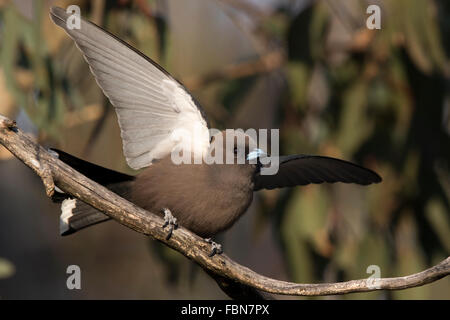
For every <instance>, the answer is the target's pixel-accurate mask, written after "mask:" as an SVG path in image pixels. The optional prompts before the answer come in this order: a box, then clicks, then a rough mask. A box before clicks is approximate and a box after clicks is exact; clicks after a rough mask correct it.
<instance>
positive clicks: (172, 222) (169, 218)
mask: <svg viewBox="0 0 450 320" xmlns="http://www.w3.org/2000/svg"><path fill="white" fill-rule="evenodd" d="M163 212H164V224H163V228H165V227H167V226H169V232H168V233H167V236H166V240H169V239H170V237H171V236H172V232H173V230H175V229H176V228H178V223H177V218H175V217H174V216H173V215H172V212H170V210H169V209H167V208H165V209H163Z"/></svg>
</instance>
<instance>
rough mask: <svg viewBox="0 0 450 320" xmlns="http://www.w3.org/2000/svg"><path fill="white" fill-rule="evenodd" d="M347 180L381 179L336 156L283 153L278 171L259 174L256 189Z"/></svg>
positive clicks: (369, 171) (353, 181) (376, 181)
mask: <svg viewBox="0 0 450 320" xmlns="http://www.w3.org/2000/svg"><path fill="white" fill-rule="evenodd" d="M323 182H329V183H334V182H344V183H357V184H361V185H368V184H371V183H378V182H381V177H380V176H379V175H378V174H377V173H375V172H373V171H372V170H370V169H367V168H364V167H361V166H359V165H357V164H354V163H351V162H348V161H344V160H339V159H335V158H329V157H322V156H309V155H292V156H281V157H280V166H279V170H278V173H277V174H274V175H257V176H256V177H255V187H254V190H260V189H275V188H283V187H294V186H299V185H300V186H303V185H307V184H310V183H323Z"/></svg>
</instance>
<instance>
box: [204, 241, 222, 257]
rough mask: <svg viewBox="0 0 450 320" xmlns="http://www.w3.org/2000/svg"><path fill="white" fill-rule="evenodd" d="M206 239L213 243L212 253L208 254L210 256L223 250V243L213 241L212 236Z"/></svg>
mask: <svg viewBox="0 0 450 320" xmlns="http://www.w3.org/2000/svg"><path fill="white" fill-rule="evenodd" d="M205 241H206V242H207V243H209V244H211V253H210V254H209V255H208V257H212V256H214V255H216V254H221V253H222V252H223V249H222V245H221V244H220V243H216V242H214V241H212V239H211V238H206V239H205Z"/></svg>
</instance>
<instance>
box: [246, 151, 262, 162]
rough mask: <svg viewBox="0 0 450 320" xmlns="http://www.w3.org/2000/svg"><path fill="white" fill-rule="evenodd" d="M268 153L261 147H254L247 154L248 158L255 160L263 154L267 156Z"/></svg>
mask: <svg viewBox="0 0 450 320" xmlns="http://www.w3.org/2000/svg"><path fill="white" fill-rule="evenodd" d="M266 155H267V153H265V152H264V151H262V150H261V149H254V150H253V151H251V152H250V153H249V154H248V155H247V160H248V161H250V160H255V159H258V158H259V157H261V156H266Z"/></svg>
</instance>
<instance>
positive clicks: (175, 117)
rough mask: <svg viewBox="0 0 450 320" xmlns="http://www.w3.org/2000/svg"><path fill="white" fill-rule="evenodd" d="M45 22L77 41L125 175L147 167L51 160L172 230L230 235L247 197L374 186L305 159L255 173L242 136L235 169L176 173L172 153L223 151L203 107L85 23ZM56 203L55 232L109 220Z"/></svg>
mask: <svg viewBox="0 0 450 320" xmlns="http://www.w3.org/2000/svg"><path fill="white" fill-rule="evenodd" d="M50 17H51V19H52V20H53V21H54V22H55V24H57V25H58V26H60V27H61V28H63V29H64V30H65V31H66V32H67V33H68V34H69V35H70V37H71V38H72V39H73V40H74V41H75V43H76V45H77V46H78V48H79V49H80V50H81V51H82V53H83V55H84V57H85V59H86V61H87V63H88V64H89V66H90V69H91V71H92V73H93V75H94V76H95V79H96V81H97V83H98V85H99V86H100V87H101V89H102V90H103V92H104V94H105V95H106V96H107V97H108V98H109V100H110V101H111V104H112V105H113V106H114V108H115V110H116V112H117V116H118V120H119V125H120V129H121V136H122V140H123V147H124V155H125V158H126V160H127V163H128V164H129V165H130V167H132V168H133V169H141V168H145V169H144V170H143V171H142V172H140V173H139V174H138V175H137V176H136V177H133V176H129V175H125V174H122V173H118V172H115V171H112V170H109V169H106V168H102V167H100V166H97V165H94V164H91V163H89V162H86V161H83V160H81V159H78V158H76V157H73V156H71V155H69V154H67V153H65V152H63V151H59V150H54V151H55V152H56V155H57V156H58V157H59V159H60V160H62V161H64V162H66V163H67V164H68V165H70V166H72V167H73V168H75V169H76V170H78V171H80V172H81V173H83V174H85V175H86V176H88V177H90V178H91V179H93V180H94V181H96V182H98V183H100V184H102V185H104V186H106V187H107V188H109V189H111V190H112V191H114V192H116V193H118V194H119V195H121V196H122V197H124V198H126V199H128V200H130V201H132V202H134V203H135V204H137V205H138V206H140V207H142V208H144V209H147V210H149V211H151V212H154V213H157V214H161V215H164V217H165V219H166V222H167V223H168V224H170V225H171V226H172V229H173V227H174V225H175V222H174V220H173V216H174V217H175V218H176V219H177V220H178V223H179V224H181V225H183V226H184V227H186V228H188V229H190V230H192V231H193V232H195V233H197V234H198V235H200V236H203V237H211V236H213V235H215V234H217V233H219V232H221V231H224V230H226V229H227V228H229V227H231V226H232V225H233V223H234V222H235V221H236V220H237V219H238V218H239V217H240V216H241V215H242V214H243V213H245V211H246V210H247V208H248V206H249V205H250V203H251V202H252V199H253V192H254V191H257V190H260V189H274V188H282V187H292V186H297V185H306V184H309V183H323V182H330V183H334V182H345V183H357V184H361V185H368V184H371V183H378V182H380V181H381V178H380V177H379V176H378V175H377V174H376V173H375V172H373V171H371V170H369V169H366V168H363V167H361V166H358V165H356V164H353V163H350V162H347V161H343V160H339V159H334V158H329V157H323V156H310V155H292V156H282V157H279V163H280V165H279V171H278V173H277V174H275V175H262V174H261V171H260V170H261V169H262V166H263V165H262V164H261V162H260V161H259V160H261V159H262V157H264V156H265V155H264V153H263V151H262V150H259V149H256V148H254V147H253V146H254V144H252V143H251V142H253V141H252V140H251V138H250V137H249V136H246V135H244V136H245V139H243V140H242V141H241V140H239V139H236V137H235V138H234V144H233V145H234V147H235V148H234V149H232V151H231V152H234V157H235V158H234V160H236V157H237V155H238V154H239V153H240V152H242V153H243V154H244V155H245V159H247V160H246V161H245V162H244V163H243V164H237V162H236V161H235V163H234V164H217V163H213V164H206V163H201V164H181V165H176V164H175V163H174V162H173V161H172V159H171V153H172V152H173V151H174V150H175V149H176V148H181V150H182V152H183V154H184V153H186V154H187V155H188V156H189V155H194V154H201V155H205V154H208V153H209V152H210V151H212V150H215V149H214V148H213V147H212V144H211V141H215V140H214V139H216V138H218V137H222V138H223V140H224V143H223V145H222V148H223V151H224V156H225V154H227V152H230V150H225V146H226V136H225V134H224V133H223V132H222V133H219V134H218V135H214V136H212V137H210V132H209V131H208V125H207V123H208V122H207V120H206V116H205V113H204V111H203V109H202V108H201V107H200V106H199V104H198V103H197V102H196V101H195V99H194V98H193V97H192V96H191V95H190V94H189V92H188V91H187V90H186V89H185V88H184V87H183V85H181V84H180V83H179V82H178V81H176V80H175V79H173V78H172V76H171V75H170V74H169V73H167V71H165V70H164V69H163V68H162V67H161V66H159V65H158V64H156V63H155V62H154V61H153V60H151V59H150V58H148V57H146V56H145V55H144V54H142V53H140V52H139V51H138V50H136V49H135V48H133V47H131V46H130V45H128V44H126V43H125V42H123V41H122V40H120V39H118V38H117V37H115V36H113V35H111V34H110V33H108V32H107V31H105V30H103V29H101V28H100V27H98V26H96V25H95V24H93V23H90V22H89V21H86V20H83V19H82V20H81V24H80V28H79V29H76V28H75V29H73V28H69V27H68V26H67V21H68V17H69V13H66V11H64V10H63V9H61V8H55V7H54V8H52V9H51V12H50ZM242 134H243V133H239V134H238V135H242ZM216 151H217V150H215V151H214V152H216ZM214 152H212V153H214ZM249 160H258V162H255V163H250V162H249ZM263 169H264V168H263ZM62 199H65V200H64V202H63V205H62V214H61V219H60V221H61V225H60V226H61V228H60V229H61V230H60V231H61V234H69V233H73V232H75V231H77V230H80V229H82V228H85V227H87V226H90V225H93V224H96V223H99V222H103V221H106V220H108V217H107V216H105V215H104V214H102V213H101V212H98V211H97V210H95V209H94V208H92V207H90V206H89V205H87V204H84V203H82V202H80V201H78V200H74V199H70V198H69V195H65V194H62V193H58V195H57V196H55V200H62ZM171 214H172V215H173V216H172V215H171ZM172 229H171V231H170V232H172ZM169 235H170V234H169Z"/></svg>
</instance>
